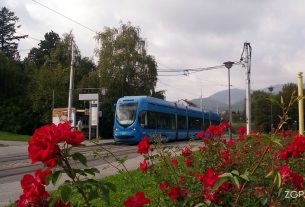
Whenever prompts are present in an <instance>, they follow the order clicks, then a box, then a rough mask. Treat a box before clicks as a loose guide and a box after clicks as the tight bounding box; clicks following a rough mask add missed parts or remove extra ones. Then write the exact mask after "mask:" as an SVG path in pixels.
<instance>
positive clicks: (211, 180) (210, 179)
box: [202, 168, 219, 188]
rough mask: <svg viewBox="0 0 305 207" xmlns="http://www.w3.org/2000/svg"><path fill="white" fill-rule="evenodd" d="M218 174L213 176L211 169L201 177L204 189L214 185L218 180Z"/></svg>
mask: <svg viewBox="0 0 305 207" xmlns="http://www.w3.org/2000/svg"><path fill="white" fill-rule="evenodd" d="M218 176H219V174H215V173H214V171H213V169H212V168H209V169H208V170H207V171H206V173H205V175H204V176H203V179H202V181H203V183H204V185H205V186H206V187H210V188H212V187H213V186H214V184H215V183H216V182H217V181H218V180H219V177H218Z"/></svg>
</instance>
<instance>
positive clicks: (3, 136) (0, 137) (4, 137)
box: [0, 131, 31, 141]
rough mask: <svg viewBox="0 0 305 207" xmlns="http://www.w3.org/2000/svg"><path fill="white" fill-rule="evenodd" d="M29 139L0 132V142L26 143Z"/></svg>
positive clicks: (25, 136) (27, 136) (24, 136)
mask: <svg viewBox="0 0 305 207" xmlns="http://www.w3.org/2000/svg"><path fill="white" fill-rule="evenodd" d="M30 138H31V136H29V135H20V134H14V133H11V132H4V131H0V140H3V141H28V140H29V139H30Z"/></svg>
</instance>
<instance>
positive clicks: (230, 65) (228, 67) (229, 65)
mask: <svg viewBox="0 0 305 207" xmlns="http://www.w3.org/2000/svg"><path fill="white" fill-rule="evenodd" d="M223 64H224V65H225V67H226V68H227V69H228V82H229V124H230V126H231V127H232V112H231V83H230V69H231V67H232V66H233V64H234V62H231V61H227V62H224V63H223ZM231 127H230V128H229V138H230V140H231V139H232V130H231Z"/></svg>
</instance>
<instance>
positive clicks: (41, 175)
mask: <svg viewBox="0 0 305 207" xmlns="http://www.w3.org/2000/svg"><path fill="white" fill-rule="evenodd" d="M51 173H52V170H50V169H46V170H36V171H35V177H36V179H37V180H38V182H40V183H41V184H43V185H45V184H46V181H45V180H46V177H47V175H49V174H51Z"/></svg>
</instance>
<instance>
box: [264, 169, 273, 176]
mask: <svg viewBox="0 0 305 207" xmlns="http://www.w3.org/2000/svg"><path fill="white" fill-rule="evenodd" d="M273 173H274V170H271V171H270V172H269V173H268V174H267V175H266V176H265V178H270V177H271V176H272V175H273Z"/></svg>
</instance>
